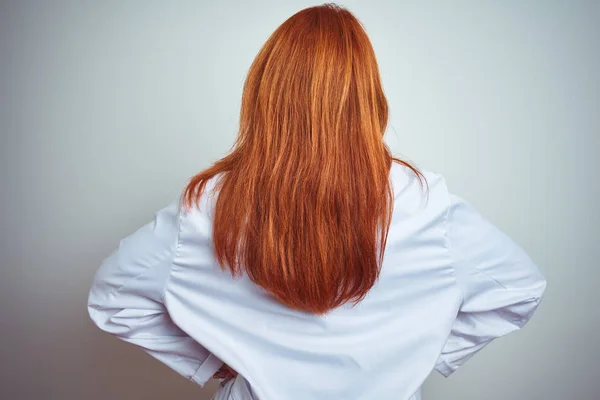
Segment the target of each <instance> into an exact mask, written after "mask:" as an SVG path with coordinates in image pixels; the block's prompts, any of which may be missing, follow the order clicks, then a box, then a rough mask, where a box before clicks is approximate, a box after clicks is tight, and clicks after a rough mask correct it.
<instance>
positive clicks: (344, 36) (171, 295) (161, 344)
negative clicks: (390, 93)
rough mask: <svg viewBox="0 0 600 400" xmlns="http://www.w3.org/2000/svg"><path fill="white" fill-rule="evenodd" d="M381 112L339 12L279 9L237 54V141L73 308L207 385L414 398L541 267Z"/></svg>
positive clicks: (523, 305) (239, 390) (365, 42)
mask: <svg viewBox="0 0 600 400" xmlns="http://www.w3.org/2000/svg"><path fill="white" fill-rule="evenodd" d="M387 119H388V106H387V102H386V98H385V96H384V94H383V90H382V87H381V82H380V77H379V71H378V67H377V62H376V58H375V55H374V52H373V49H372V47H371V44H370V42H369V39H368V37H367V35H366V33H365V31H364V30H363V28H362V26H361V24H360V23H359V22H358V21H357V19H356V18H355V17H354V16H353V15H352V14H351V13H350V12H348V11H347V10H345V9H343V8H340V7H338V6H335V5H324V6H319V7H312V8H308V9H305V10H302V11H300V12H298V13H297V14H295V15H294V16H292V17H291V18H289V19H288V20H287V21H285V22H284V23H283V24H282V25H281V26H280V27H279V28H278V29H277V30H276V31H275V32H274V33H273V35H272V36H271V37H270V38H269V39H268V40H267V42H266V43H265V45H264V46H263V48H262V49H261V50H260V52H259V54H258V55H257V57H256V59H255V60H254V63H253V64H252V66H251V68H250V71H249V74H248V77H247V80H246V83H245V86H244V91H243V98H242V108H241V116H240V128H239V137H238V141H237V143H236V146H235V147H234V149H233V150H232V152H231V153H230V154H229V155H227V156H226V157H224V158H223V159H221V160H219V161H218V162H216V163H215V164H214V165H213V166H212V167H210V168H208V169H207V170H205V171H202V172H201V173H199V174H198V175H197V176H195V177H194V178H193V179H192V180H191V182H190V183H189V185H188V186H187V187H186V189H185V191H184V194H183V196H182V202H181V204H180V205H178V204H174V205H172V206H170V207H168V208H165V209H164V210H162V211H159V212H158V213H157V214H156V218H155V220H154V221H153V222H152V223H150V224H148V225H146V226H145V227H143V228H141V229H140V230H139V231H137V232H136V233H134V234H133V235H131V236H130V237H128V238H127V239H125V240H123V241H122V242H121V245H120V247H119V249H118V250H117V251H116V252H115V253H114V254H113V255H112V256H111V257H109V258H108V259H107V260H106V261H105V262H104V264H103V265H102V267H101V268H100V270H99V272H98V274H97V276H96V278H95V281H94V283H93V287H92V289H91V292H90V297H89V312H90V315H91V318H92V319H93V320H94V322H95V323H96V324H97V325H98V326H99V327H100V328H101V329H103V330H105V331H107V332H110V333H112V334H114V335H116V336H118V337H119V338H121V339H123V340H126V341H128V342H131V343H133V344H136V345H138V346H140V347H142V348H143V349H144V350H145V351H147V352H148V353H150V354H151V355H153V356H154V357H156V358H157V359H159V360H160V361H162V362H164V363H165V364H167V365H168V366H170V367H171V368H173V369H174V370H176V371H177V372H179V373H180V374H181V375H183V376H185V377H186V378H188V379H191V380H193V381H194V382H197V383H198V384H200V385H202V384H204V383H205V382H206V381H207V380H208V379H210V378H211V377H212V376H213V375H215V374H216V375H215V376H216V377H228V378H229V379H227V380H226V381H224V384H223V385H222V387H221V388H220V390H219V392H218V393H217V394H216V395H215V398H217V399H227V398H235V399H238V400H242V399H260V400H282V399H285V400H295V399H298V400H309V399H327V400H336V399H344V400H348V399H399V400H401V399H418V398H420V395H419V387H420V386H421V384H422V383H423V381H424V380H425V378H426V377H427V376H428V375H429V373H430V372H431V371H432V370H433V369H436V370H437V371H439V372H440V373H442V374H443V375H445V376H448V375H450V374H451V373H453V372H454V371H455V370H456V369H457V368H458V367H459V366H460V365H462V364H463V363H464V362H465V361H467V360H468V359H469V358H470V357H471V356H473V355H474V354H475V353H476V352H477V351H479V350H481V349H482V348H483V347H484V346H485V345H486V344H488V343H490V341H492V340H493V339H494V338H496V337H499V336H502V335H505V334H507V333H509V332H511V331H514V330H516V329H519V328H521V327H522V326H523V325H524V324H525V323H526V322H527V321H528V320H529V318H530V317H531V315H532V314H533V312H534V310H535V309H536V307H537V306H538V304H539V302H540V298H541V296H542V294H543V292H544V289H545V286H546V283H545V281H544V279H543V277H542V276H541V274H540V272H539V271H538V269H537V268H536V267H535V266H534V265H533V263H532V262H531V260H530V259H529V258H528V257H527V255H526V254H525V253H524V252H523V251H522V250H521V249H520V248H519V247H518V246H517V245H516V244H515V243H513V242H512V241H511V240H510V239H509V238H508V237H506V236H505V235H504V234H502V233H501V232H500V231H499V230H498V229H496V228H495V227H494V226H492V225H491V224H490V223H489V222H487V221H486V220H485V219H484V218H483V217H482V216H481V215H479V214H478V213H477V212H476V211H475V210H474V209H473V208H471V207H470V206H469V205H468V204H467V203H466V202H465V201H463V200H462V199H460V198H459V197H456V196H454V195H451V194H449V193H448V190H447V188H446V183H445V182H444V180H443V178H441V177H440V176H439V175H436V174H433V173H429V172H422V171H418V170H416V169H415V168H413V167H411V166H410V165H409V164H407V163H405V162H403V161H401V160H398V159H394V158H392V156H391V155H390V152H389V150H388V148H387V147H386V145H385V143H384V141H383V134H384V132H385V129H386V124H387ZM234 371H235V372H234ZM234 376H235V378H234Z"/></svg>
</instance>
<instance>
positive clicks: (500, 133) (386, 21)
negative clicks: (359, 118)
mask: <svg viewBox="0 0 600 400" xmlns="http://www.w3.org/2000/svg"><path fill="white" fill-rule="evenodd" d="M599 3H600V2H598V1H573V0H571V1H566V0H564V1H550V0H547V1H541V0H539V1H538V0H531V1H522V0H520V1H517V0H509V1H475V0H473V1H466V0H465V1H429V2H424V1H345V2H343V3H341V4H343V5H346V6H348V7H349V8H350V9H351V10H352V11H354V12H355V14H356V15H357V16H358V18H359V19H361V20H362V21H363V23H364V24H365V26H366V29H367V32H368V33H369V35H370V37H371V40H372V42H373V46H374V48H375V51H376V53H377V55H378V59H379V63H380V68H381V75H382V78H383V83H384V88H385V91H386V94H387V97H388V100H389V103H390V108H391V116H390V128H389V132H388V134H387V140H388V142H389V144H390V146H391V147H392V148H393V150H394V151H395V152H396V154H398V155H401V156H404V157H406V158H408V159H410V160H412V161H414V162H415V163H416V164H417V165H418V166H420V167H422V168H426V169H429V170H434V171H437V172H439V173H442V174H443V175H445V176H446V178H447V181H448V183H449V185H450V188H451V190H453V191H454V192H455V193H457V194H459V195H461V196H462V197H464V198H466V199H468V200H469V201H470V202H471V203H472V204H474V205H475V206H476V207H477V208H478V209H479V210H480V211H481V212H482V213H483V214H484V215H485V216H487V217H488V218H489V219H490V220H492V221H493V222H494V223H495V224H496V225H498V226H499V227H500V228H502V229H503V230H504V231H506V232H507V233H508V234H509V235H510V236H512V237H513V238H514V239H515V240H516V241H517V242H518V243H520V244H521V245H522V246H523V247H524V248H525V249H526V250H527V251H528V252H529V254H530V255H531V257H532V258H533V259H534V260H535V261H536V262H537V263H538V264H539V266H540V268H541V269H542V270H543V271H544V273H545V275H546V277H547V279H548V290H547V293H546V297H545V298H544V300H543V302H542V305H541V306H540V309H539V312H538V313H537V315H535V316H534V318H533V319H532V321H531V322H530V323H529V325H528V326H527V327H526V328H525V329H524V330H522V331H519V332H517V333H515V334H512V335H510V336H508V337H506V338H502V339H499V340H497V341H496V342H495V343H494V344H492V345H490V346H489V347H488V348H487V349H485V350H483V351H482V352H481V353H480V354H478V355H477V356H476V357H475V358H473V359H472V360H471V361H470V362H468V363H467V364H466V365H465V366H464V367H462V368H461V369H460V370H459V371H458V372H457V373H456V374H455V375H454V376H452V377H451V378H449V379H447V380H445V379H444V378H442V377H441V376H440V375H439V374H437V373H434V374H432V376H431V377H430V378H429V379H428V380H427V382H426V383H425V386H424V399H425V400H444V399H464V400H467V399H468V400H479V399H486V400H487V399H489V400H506V399H509V400H510V399H526V400H529V399H545V400H559V399H561V400H562V399H577V400H580V399H582V400H593V399H598V397H597V396H598V393H600V373H599V372H598V360H599V359H600V345H599V344H598V332H599V331H600V312H599V305H600V291H598V290H597V286H598V282H599V279H600V266H599V265H598V260H599V259H600V244H599V243H598V241H599V239H600V229H599V227H600V217H599V215H600V213H599V211H598V207H599V204H600V198H599V197H600V178H599V177H598V174H599V173H600V165H599V161H598V153H599V150H600V45H599V41H600V23H599V22H598V21H599V20H600V6H599ZM314 4H315V3H313V2H309V1H274V0H273V1H242V0H231V1H223V2H218V1H211V2H209V1H186V2H184V1H69V2H66V1H37V2H33V1H18V0H14V1H2V2H1V5H0V101H1V107H0V132H1V161H2V168H1V175H0V176H1V177H2V178H1V179H2V181H1V184H2V187H1V190H2V202H1V210H2V211H1V219H0V225H1V232H2V237H1V241H0V246H1V247H0V251H1V253H0V266H1V275H0V285H1V287H0V304H1V307H2V310H1V311H2V312H1V314H0V321H1V322H0V323H1V338H2V340H1V345H0V346H1V347H0V359H1V360H2V367H1V371H0V372H1V373H0V379H1V385H0V387H1V389H0V398H3V399H11V400H12V399H17V400H20V399H26V400H29V399H36V400H37V399H68V400H70V399H89V400H105V399H149V400H153V399H156V400H159V399H179V400H184V399H195V400H201V399H208V398H209V396H210V394H211V393H212V391H213V390H214V388H215V383H214V382H212V383H210V384H209V385H207V387H205V388H204V389H201V388H199V387H197V386H195V385H194V384H192V383H190V382H186V381H185V379H183V378H181V377H179V376H178V375H176V374H175V373H173V372H171V371H170V370H168V369H167V368H166V367H164V366H162V365H161V364H160V363H159V362H156V361H154V360H153V359H152V358H151V357H149V356H147V355H145V354H144V353H143V352H142V351H140V350H138V349H136V348H134V347H133V346H131V345H128V344H125V343H121V342H119V341H118V340H117V339H114V338H112V337H110V336H109V335H106V334H103V333H101V332H100V331H98V330H97V329H95V328H94V327H93V325H92V323H91V322H90V321H89V319H88V316H87V312H86V300H87V291H88V288H89V284H90V281H91V279H92V276H93V274H94V272H95V270H96V268H97V267H98V266H99V264H100V262H101V261H102V259H103V258H104V257H106V256H107V255H108V254H109V253H110V252H111V251H112V250H113V249H114V248H115V247H116V246H117V244H118V241H119V240H120V239H121V238H122V237H124V236H126V235H128V234H129V233H131V232H132V231H134V230H135V229H137V228H138V227H139V226H140V225H142V224H144V223H145V222H147V221H149V220H150V219H151V218H152V215H153V213H154V211H156V210H157V209H159V208H160V207H162V206H164V205H166V204H167V203H168V202H170V201H171V200H173V199H174V198H175V197H176V196H177V195H178V193H179V191H180V190H181V189H182V187H183V185H184V184H185V182H186V180H187V179H188V178H189V177H190V176H191V175H193V174H194V173H195V172H198V171H199V170H201V169H203V168H205V167H207V166H209V165H210V164H211V162H213V161H215V160H217V159H218V158H220V157H222V156H223V155H224V154H225V153H226V152H227V151H228V149H229V148H230V146H231V145H232V143H233V140H234V137H235V134H236V124H237V118H238V111H239V105H240V95H241V89H242V83H243V80H244V76H245V73H246V71H247V69H248V67H249V66H250V63H251V62H252V59H253V57H254V56H255V54H256V52H257V51H258V49H259V47H260V46H261V45H262V43H263V42H264V41H265V40H266V39H267V37H268V36H269V35H270V34H271V32H272V31H273V30H274V29H275V28H276V27H277V26H278V25H279V24H280V23H282V22H283V21H284V20H285V19H286V18H288V17H289V16H291V15H292V14H293V13H295V12H296V11H298V10H300V9H302V8H304V7H307V6H310V5H314ZM282 400H284V399H282Z"/></svg>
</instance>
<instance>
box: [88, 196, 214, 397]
mask: <svg viewBox="0 0 600 400" xmlns="http://www.w3.org/2000/svg"><path fill="white" fill-rule="evenodd" d="M179 216H180V214H179V208H178V206H177V204H174V205H172V206H171V207H168V208H165V209H163V210H161V211H159V212H158V213H157V214H156V215H155V218H154V221H153V222H151V223H149V224H147V225H145V226H144V227H142V228H141V229H139V230H138V231H137V232H135V233H133V234H132V235H131V236H129V237H127V238H126V239H124V240H122V241H121V243H120V245H119V248H118V249H117V250H116V251H115V252H114V253H113V254H112V255H111V256H110V257H108V258H107V259H106V260H105V261H104V262H103V263H102V265H101V267H100V269H99V270H98V272H97V273H96V276H95V278H94V281H93V284H92V288H91V290H90V293H89V299H88V311H89V314H90V317H91V319H92V321H93V322H94V323H95V324H96V325H97V326H98V327H99V328H100V329H102V330H103V331H106V332H108V333H110V334H113V335H115V336H117V337H118V338H119V339H122V340H124V341H126V342H129V343H132V344H135V345H137V346H139V347H141V348H142V349H143V350H144V351H146V352H147V353H148V354H150V355H152V356H153V357H154V358H156V359H158V360H160V361H162V362H163V363H164V364H166V365H167V366H169V367H170V368H171V369H173V370H175V371H176V372H178V373H179V374H181V375H183V376H184V377H186V378H188V379H191V380H193V381H194V382H196V383H198V384H200V385H203V384H204V383H205V382H206V381H207V380H208V379H210V377H211V376H212V375H213V374H214V372H216V371H217V370H218V369H219V368H220V366H221V365H222V362H221V361H220V360H219V359H217V358H216V357H214V356H213V355H212V354H211V353H210V352H209V351H207V350H206V349H205V348H204V347H202V346H201V345H200V344H199V343H197V342H196V341H194V340H193V339H192V338H191V337H189V336H188V335H187V334H186V333H185V332H183V331H182V330H181V329H179V328H178V327H177V326H176V325H175V324H174V323H173V321H172V320H171V318H170V317H169V313H168V312H167V310H166V308H165V306H164V303H163V294H164V289H165V285H166V282H167V279H168V277H169V275H170V270H171V265H172V260H173V258H174V257H175V253H176V251H177V246H178V234H179Z"/></svg>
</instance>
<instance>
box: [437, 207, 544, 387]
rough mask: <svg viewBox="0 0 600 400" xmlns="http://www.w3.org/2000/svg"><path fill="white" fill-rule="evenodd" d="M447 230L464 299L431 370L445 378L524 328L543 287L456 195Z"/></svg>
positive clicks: (516, 250)
mask: <svg viewBox="0 0 600 400" xmlns="http://www.w3.org/2000/svg"><path fill="white" fill-rule="evenodd" d="M447 229H448V230H447V239H448V247H449V249H450V252H451V256H452V259H453V262H454V267H455V271H456V279H457V283H458V285H459V287H460V289H461V291H462V296H463V301H462V305H461V308H460V310H459V312H458V315H457V317H456V319H455V321H454V324H453V326H452V330H451V332H450V336H449V337H448V340H447V342H446V344H445V346H444V348H443V350H442V353H441V355H440V357H439V360H438V362H437V365H436V367H435V369H436V370H437V371H439V372H440V373H441V374H442V375H444V376H446V377H447V376H449V375H450V374H452V373H453V372H454V371H456V369H457V368H458V367H460V366H461V365H462V364H464V363H465V362H466V361H467V360H469V359H470V358H471V357H472V356H473V355H474V354H475V353H477V352H478V351H479V350H481V349H482V348H484V347H485V346H486V345H487V344H489V343H490V342H491V341H492V340H494V339H495V338H498V337H500V336H503V335H506V334H508V333H510V332H512V331H515V330H517V329H520V328H522V327H523V326H524V325H525V324H526V323H527V321H528V320H529V319H530V318H531V316H532V315H533V313H534V312H535V310H536V308H537V307H538V305H539V303H540V300H541V298H542V295H543V293H544V290H545V288H546V281H545V279H544V277H543V276H542V274H541V273H540V271H539V270H538V268H537V267H536V266H535V265H534V263H533V262H532V261H531V259H530V258H529V257H528V256H527V254H525V252H524V251H523V250H522V249H521V248H520V247H519V246H518V245H517V244H515V243H514V242H513V241H512V240H511V239H510V238H508V237H507V236H506V235H505V234H503V233H502V232H501V231H499V230H498V229H497V228H495V227H494V226H493V225H492V224H490V223H489V222H488V221H486V220H485V219H484V218H483V217H482V216H481V215H480V214H478V213H477V211H475V210H474V209H473V208H472V207H471V206H469V205H468V204H467V203H466V202H465V201H464V200H462V199H460V198H458V197H456V196H451V204H450V209H449V212H448V225H447Z"/></svg>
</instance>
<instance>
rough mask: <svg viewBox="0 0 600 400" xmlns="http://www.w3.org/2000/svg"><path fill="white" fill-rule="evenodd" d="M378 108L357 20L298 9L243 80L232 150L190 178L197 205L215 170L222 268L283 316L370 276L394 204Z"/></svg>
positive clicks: (312, 308) (372, 68) (371, 56)
mask: <svg viewBox="0 0 600 400" xmlns="http://www.w3.org/2000/svg"><path fill="white" fill-rule="evenodd" d="M387 120H388V105H387V100H386V98H385V96H384V93H383V89H382V87H381V81H380V77H379V69H378V66H377V60H376V58H375V53H374V51H373V48H372V46H371V43H370V41H369V38H368V36H367V34H366V32H365V31H364V29H363V27H362V25H361V23H360V22H359V21H358V20H357V19H356V18H355V17H354V16H353V15H352V14H351V13H350V12H349V11H348V10H346V9H344V8H341V7H339V6H336V5H332V4H325V5H322V6H317V7H311V8H307V9H304V10H302V11H299V12H298V13H296V14H295V15H293V16H292V17H290V18H289V19H288V20H286V21H285V22H284V23H283V24H282V25H281V26H279V27H278V28H277V30H275V32H274V33H273V34H272V35H271V36H270V37H269V39H268V40H267V41H266V43H265V44H264V45H263V47H262V48H261V50H260V51H259V53H258V55H257V56H256V58H255V59H254V62H253V63H252V66H251V67H250V70H249V72H248V76H247V78H246V81H245V84H244V89H243V95H242V106H241V112H240V122H239V134H238V138H237V141H236V144H235V146H234V147H233V149H232V151H231V152H230V153H229V154H228V155H227V156H225V157H224V158H222V159H221V160H219V161H217V162H216V163H215V164H214V165H213V166H212V167H210V168H208V169H206V170H204V171H202V172H201V173H199V174H198V175H196V176H195V177H193V178H192V179H191V181H190V183H189V184H188V186H187V187H186V189H185V191H184V196H183V202H184V204H185V205H186V206H187V207H194V206H197V205H198V200H199V198H200V196H201V195H202V193H203V191H204V188H205V186H206V183H207V181H208V180H210V179H211V178H213V177H215V176H216V175H217V174H219V176H218V178H217V179H218V180H217V185H216V187H215V193H217V192H218V198H217V201H216V208H215V214H214V225H213V242H214V249H215V255H216V259H217V261H218V262H219V264H220V265H221V267H222V268H224V269H228V270H230V271H231V273H232V274H233V275H234V276H235V275H239V274H241V273H243V272H246V273H247V275H248V276H249V277H250V279H252V281H254V282H255V283H256V284H257V285H259V286H261V287H262V288H263V289H264V290H266V291H267V292H268V293H270V294H271V295H273V296H274V297H275V298H276V299H277V300H279V301H280V302H282V303H284V304H286V305H288V306H289V307H291V308H294V309H297V310H302V311H307V312H312V313H318V314H322V313H325V312H327V311H329V310H331V309H333V308H335V307H337V306H340V305H341V304H344V303H346V302H349V301H353V302H358V301H360V300H361V299H363V298H364V296H365V295H366V294H367V292H368V291H369V289H371V287H372V286H373V285H374V284H375V282H376V281H377V278H378V276H379V271H380V265H381V261H382V258H383V252H384V248H385V244H386V240H387V232H388V228H389V224H390V218H391V214H392V207H393V193H392V189H391V184H390V181H389V172H390V167H391V164H392V162H393V161H394V160H395V161H396V162H399V163H402V164H404V165H405V166H407V167H408V168H410V169H412V170H413V171H414V172H415V173H416V174H417V176H418V177H419V179H421V174H420V173H419V171H417V170H416V169H414V168H413V167H411V166H410V165H409V164H407V163H405V162H403V161H401V160H398V159H394V158H393V157H392V155H391V153H390V151H389V149H388V148H387V146H386V144H385V143H384V141H383V134H384V132H385V129H386V125H387Z"/></svg>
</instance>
